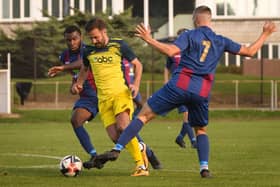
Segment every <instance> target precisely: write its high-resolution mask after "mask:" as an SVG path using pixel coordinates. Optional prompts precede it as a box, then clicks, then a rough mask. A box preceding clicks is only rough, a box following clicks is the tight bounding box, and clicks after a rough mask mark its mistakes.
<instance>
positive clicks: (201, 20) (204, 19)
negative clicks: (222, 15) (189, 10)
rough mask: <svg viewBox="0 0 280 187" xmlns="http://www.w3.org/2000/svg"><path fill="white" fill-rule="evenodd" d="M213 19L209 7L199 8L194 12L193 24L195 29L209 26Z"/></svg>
mask: <svg viewBox="0 0 280 187" xmlns="http://www.w3.org/2000/svg"><path fill="white" fill-rule="evenodd" d="M211 17H212V13H211V9H210V8H209V7H208V6H204V5H202V6H199V7H197V8H196V9H195V10H194V12H193V24H194V26H195V27H199V26H209V25H210V23H211Z"/></svg>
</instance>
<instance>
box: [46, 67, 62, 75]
mask: <svg viewBox="0 0 280 187" xmlns="http://www.w3.org/2000/svg"><path fill="white" fill-rule="evenodd" d="M63 70H64V68H63V66H53V67H51V68H50V69H49V71H48V76H49V77H54V76H56V75H57V74H58V73H59V72H62V71H63Z"/></svg>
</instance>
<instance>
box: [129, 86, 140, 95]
mask: <svg viewBox="0 0 280 187" xmlns="http://www.w3.org/2000/svg"><path fill="white" fill-rule="evenodd" d="M129 89H130V91H131V93H132V97H133V98H135V97H136V96H137V94H138V92H139V88H138V87H137V86H135V85H134V84H130V85H129Z"/></svg>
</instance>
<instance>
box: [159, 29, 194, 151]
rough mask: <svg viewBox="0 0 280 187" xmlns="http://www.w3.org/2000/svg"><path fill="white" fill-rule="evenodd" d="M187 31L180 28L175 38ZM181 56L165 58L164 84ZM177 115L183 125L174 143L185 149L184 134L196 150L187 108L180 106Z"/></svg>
mask: <svg viewBox="0 0 280 187" xmlns="http://www.w3.org/2000/svg"><path fill="white" fill-rule="evenodd" d="M187 30H188V29H185V28H182V29H179V30H178V31H177V36H179V35H180V34H181V33H183V32H185V31H187ZM180 59H181V55H180V54H176V55H174V56H172V57H167V59H166V64H165V67H164V82H165V83H167V82H168V80H169V74H172V73H173V72H174V70H175V69H176V68H177V67H178V64H179V62H180ZM177 110H178V113H180V114H183V124H182V127H181V130H180V132H179V134H178V136H177V137H176V139H175V142H176V143H177V144H178V145H179V146H180V147H182V148H186V143H185V141H184V137H185V136H186V134H187V135H188V137H189V140H190V143H191V145H192V148H196V139H195V136H194V133H193V129H192V127H191V126H190V124H189V122H188V108H187V107H186V106H185V105H181V106H179V107H178V108H177Z"/></svg>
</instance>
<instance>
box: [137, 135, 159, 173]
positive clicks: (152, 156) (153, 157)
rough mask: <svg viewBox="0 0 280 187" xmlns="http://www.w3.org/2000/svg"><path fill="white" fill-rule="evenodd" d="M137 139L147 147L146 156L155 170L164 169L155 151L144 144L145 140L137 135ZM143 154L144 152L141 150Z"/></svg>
mask: <svg viewBox="0 0 280 187" xmlns="http://www.w3.org/2000/svg"><path fill="white" fill-rule="evenodd" d="M136 138H137V139H138V141H139V143H140V144H144V145H145V146H146V154H147V157H148V161H149V162H150V164H151V165H152V167H153V169H162V165H161V163H160V161H159V160H158V158H157V156H156V154H155V153H154V151H153V150H152V149H151V148H150V147H149V146H148V145H147V144H145V143H144V140H143V139H142V138H141V137H140V135H139V134H137V136H136ZM141 152H142V150H141Z"/></svg>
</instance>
